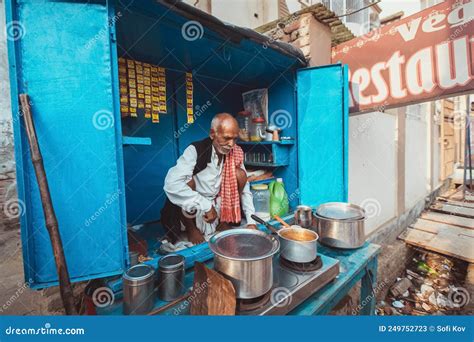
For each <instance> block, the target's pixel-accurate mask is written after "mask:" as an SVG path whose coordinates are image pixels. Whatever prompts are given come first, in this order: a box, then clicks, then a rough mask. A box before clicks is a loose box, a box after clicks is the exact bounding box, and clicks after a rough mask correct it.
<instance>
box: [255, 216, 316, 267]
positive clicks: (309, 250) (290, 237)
mask: <svg viewBox="0 0 474 342" xmlns="http://www.w3.org/2000/svg"><path fill="white" fill-rule="evenodd" d="M252 218H253V219H254V220H255V221H257V222H258V223H261V224H264V225H265V227H267V228H268V229H269V230H270V231H271V232H272V233H274V234H277V235H278V238H279V240H280V256H281V257H283V258H284V259H286V260H288V261H293V262H299V263H304V262H311V261H313V260H314V259H316V257H317V256H318V243H317V241H318V234H317V233H315V232H314V231H312V230H310V229H305V228H302V227H301V226H298V225H292V226H291V227H288V226H287V228H281V229H276V228H275V227H273V226H272V225H271V224H270V223H268V222H265V221H264V220H262V219H261V218H260V217H258V216H256V215H252ZM275 218H277V219H278V220H279V221H280V222H283V223H284V221H283V220H281V219H280V218H279V217H277V216H276V217H275Z"/></svg>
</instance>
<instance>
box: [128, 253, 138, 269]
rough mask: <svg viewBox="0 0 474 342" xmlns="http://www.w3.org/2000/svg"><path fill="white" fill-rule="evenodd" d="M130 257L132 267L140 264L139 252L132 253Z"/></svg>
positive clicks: (129, 254)
mask: <svg viewBox="0 0 474 342" xmlns="http://www.w3.org/2000/svg"><path fill="white" fill-rule="evenodd" d="M128 256H129V257H130V267H132V266H135V265H138V264H139V261H138V257H139V254H138V252H135V251H131V252H129V253H128Z"/></svg>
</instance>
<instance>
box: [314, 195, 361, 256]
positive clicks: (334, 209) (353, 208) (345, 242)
mask: <svg viewBox="0 0 474 342" xmlns="http://www.w3.org/2000/svg"><path fill="white" fill-rule="evenodd" d="M315 218H316V223H317V232H318V234H319V242H321V243H322V244H323V245H326V246H330V247H336V248H342V249H353V248H359V247H361V246H362V245H363V244H364V243H365V228H364V226H365V210H364V209H363V208H361V207H359V206H357V205H354V204H349V203H343V202H330V203H325V204H322V205H320V206H319V207H318V208H317V209H316V215H315Z"/></svg>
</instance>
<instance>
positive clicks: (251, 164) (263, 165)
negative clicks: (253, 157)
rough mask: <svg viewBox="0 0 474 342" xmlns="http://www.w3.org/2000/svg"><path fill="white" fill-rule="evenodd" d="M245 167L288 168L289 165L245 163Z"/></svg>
mask: <svg viewBox="0 0 474 342" xmlns="http://www.w3.org/2000/svg"><path fill="white" fill-rule="evenodd" d="M244 165H245V166H261V167H280V166H287V165H288V164H283V163H279V164H274V163H257V162H244Z"/></svg>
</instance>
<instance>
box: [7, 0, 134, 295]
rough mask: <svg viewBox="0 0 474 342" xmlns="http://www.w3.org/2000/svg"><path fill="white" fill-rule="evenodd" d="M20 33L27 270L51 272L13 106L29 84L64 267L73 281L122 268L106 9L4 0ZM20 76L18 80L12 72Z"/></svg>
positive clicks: (40, 280) (25, 152) (34, 283)
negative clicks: (14, 4) (22, 34)
mask: <svg viewBox="0 0 474 342" xmlns="http://www.w3.org/2000/svg"><path fill="white" fill-rule="evenodd" d="M6 9H7V16H8V17H7V19H8V20H18V21H20V22H21V24H22V25H23V28H24V30H25V32H27V33H26V34H24V36H23V37H22V39H21V40H18V41H16V42H12V41H9V59H10V76H11V77H10V78H11V82H12V103H13V123H14V130H15V153H16V159H17V179H18V190H19V192H18V195H19V201H20V203H21V204H24V209H25V211H24V213H23V214H22V216H21V218H20V220H21V231H22V243H23V253H24V265H25V278H26V280H27V281H28V283H29V284H30V286H31V287H34V288H37V287H44V286H48V285H51V284H55V283H56V280H57V274H56V268H55V262H54V258H53V254H52V248H51V243H50V239H49V235H48V233H47V229H46V227H45V222H44V216H43V210H42V205H41V201H40V196H39V190H38V186H37V181H36V176H35V174H34V170H33V166H32V163H31V158H30V154H29V149H28V143H27V140H26V134H25V131H24V128H23V124H22V118H21V116H20V115H19V111H18V95H19V93H28V94H29V96H30V98H31V101H32V104H31V108H32V112H33V120H34V123H35V125H36V131H37V136H38V141H39V146H40V149H41V152H42V154H43V159H44V167H45V171H46V176H47V178H48V183H49V188H50V192H51V198H52V201H53V206H54V209H55V212H56V216H57V219H58V222H59V231H60V235H61V239H62V242H63V247H64V253H65V257H66V261H67V264H68V270H69V274H70V276H71V279H72V280H73V281H78V280H84V279H90V278H94V277H102V276H107V275H113V274H120V273H121V272H122V271H123V268H124V267H125V255H126V253H125V252H126V250H127V247H126V236H125V229H126V227H125V212H124V211H123V206H124V189H123V187H122V185H123V183H122V179H121V173H120V172H121V171H120V170H121V167H122V155H121V141H120V130H121V128H120V118H119V117H117V116H115V114H114V113H115V110H114V109H115V108H114V100H113V94H112V79H111V59H110V49H111V46H110V45H109V35H108V33H106V34H103V35H98V33H99V32H101V30H104V27H105V29H106V30H107V27H108V26H107V25H105V26H104V23H107V18H108V11H107V8H106V7H105V6H104V5H100V4H78V3H74V2H44V1H22V2H21V4H20V5H18V6H17V7H12V3H11V2H10V1H8V2H7V7H6ZM17 79H18V81H17Z"/></svg>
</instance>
